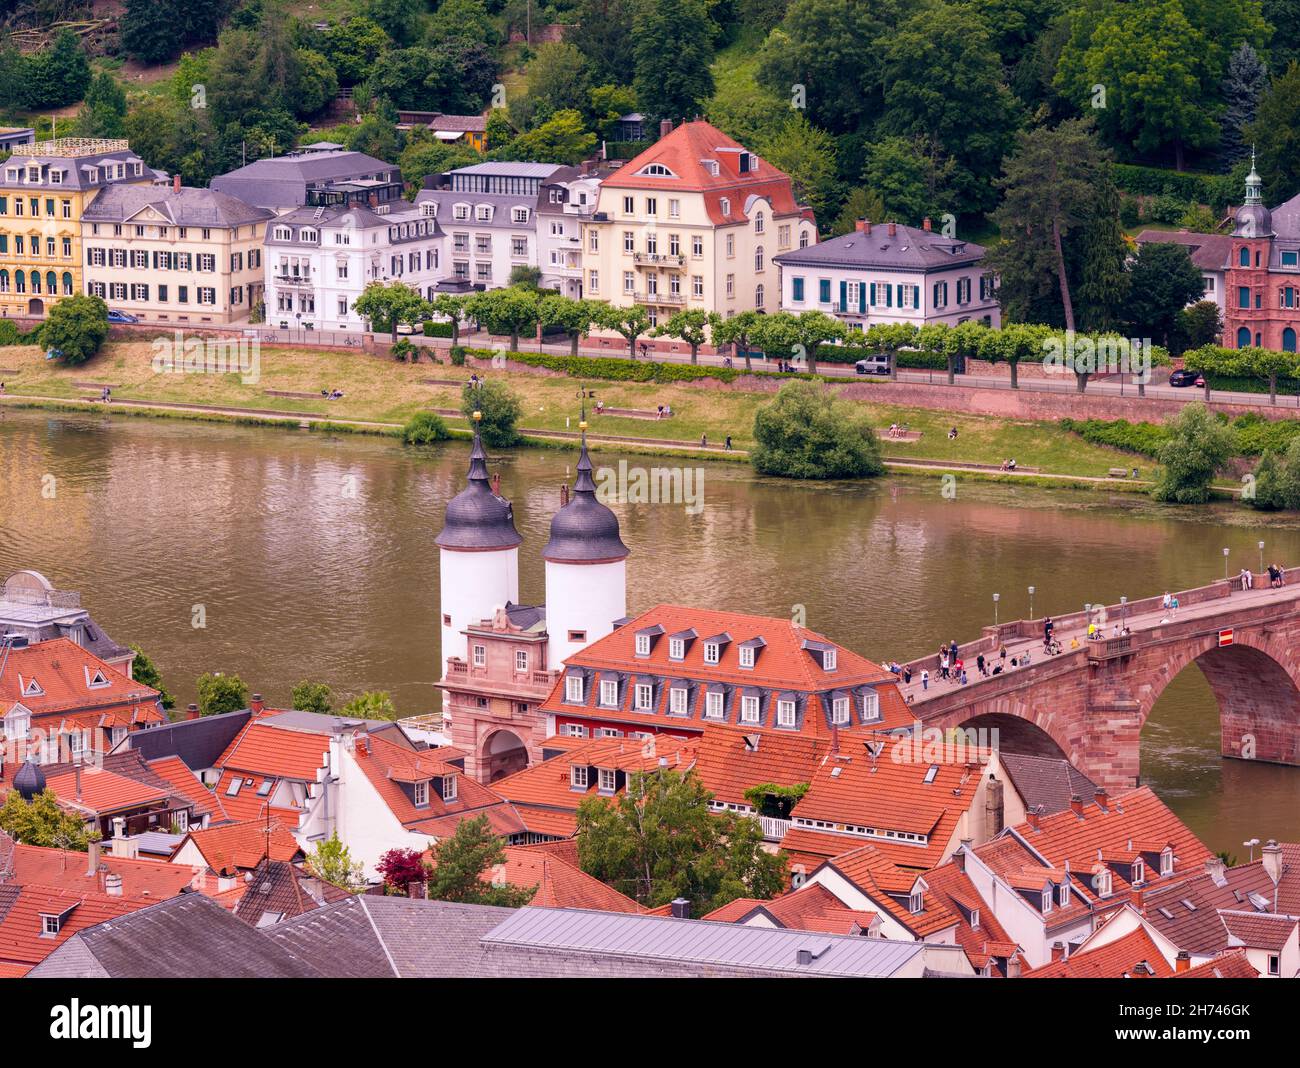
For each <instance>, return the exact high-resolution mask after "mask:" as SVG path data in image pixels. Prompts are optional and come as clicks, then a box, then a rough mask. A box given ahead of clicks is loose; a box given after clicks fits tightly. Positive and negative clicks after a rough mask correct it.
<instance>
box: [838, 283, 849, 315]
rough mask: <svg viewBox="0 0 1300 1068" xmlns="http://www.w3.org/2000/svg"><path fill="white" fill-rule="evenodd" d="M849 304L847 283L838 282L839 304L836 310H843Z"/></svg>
mask: <svg viewBox="0 0 1300 1068" xmlns="http://www.w3.org/2000/svg"><path fill="white" fill-rule="evenodd" d="M848 306H849V284H848V282H840V306H839V308H838V309H837V310H838V311H845V310H846V309H847V308H848Z"/></svg>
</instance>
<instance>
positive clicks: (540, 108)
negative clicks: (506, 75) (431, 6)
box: [510, 42, 591, 130]
mask: <svg viewBox="0 0 1300 1068" xmlns="http://www.w3.org/2000/svg"><path fill="white" fill-rule="evenodd" d="M590 78H591V76H590V73H589V72H588V67H587V58H586V57H585V56H584V55H583V54H582V53H581V52H580V51H578V49H576V48H574V47H573V45H571V44H567V43H563V42H554V43H549V44H544V45H542V46H541V47H540V48H538V49H537V53H536V55H534V56H533V58H532V60H531V61H530V62H529V64H528V83H527V84H528V89H527V92H525V93H524V94H522V95H517V96H515V97H514V98H513V99H512V100H511V101H510V117H511V119H513V120H514V123H515V125H516V126H518V127H519V128H520V129H521V130H531V129H532V128H533V127H534V126H540V125H541V124H542V123H543V122H545V121H546V120H547V119H549V118H550V117H551V116H552V115H554V114H555V113H556V112H557V111H566V110H567V111H577V112H582V111H584V110H586V109H587V107H588V106H589V104H590V93H591V81H590Z"/></svg>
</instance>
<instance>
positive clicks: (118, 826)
mask: <svg viewBox="0 0 1300 1068" xmlns="http://www.w3.org/2000/svg"><path fill="white" fill-rule="evenodd" d="M112 827H113V837H114V838H125V837H126V820H125V819H123V818H122V817H121V816H114V817H113V821H112Z"/></svg>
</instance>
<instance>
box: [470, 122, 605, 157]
mask: <svg viewBox="0 0 1300 1068" xmlns="http://www.w3.org/2000/svg"><path fill="white" fill-rule="evenodd" d="M491 143H492V142H491V141H489V142H488V144H489V147H490V146H491ZM595 147H596V135H595V134H594V133H591V132H590V131H589V130H588V129H587V127H586V125H585V124H584V122H583V119H582V116H581V115H580V114H578V112H576V111H571V110H564V111H557V112H555V114H553V115H552V116H551V117H550V118H549V119H547V120H546V121H545V122H544V123H542V124H541V125H540V126H538V127H536V128H534V129H532V130H529V131H528V132H527V133H522V134H520V135H519V136H518V137H516V138H514V139H513V140H512V141H510V142H508V143H507V144H506V145H504V146H503V147H501V148H493V149H491V152H490V155H491V157H492V158H493V159H513V160H536V159H544V160H547V161H549V162H555V163H565V164H568V165H569V166H573V165H575V164H578V163H581V162H582V161H583V160H584V159H586V158H587V157H588V156H590V155H591V152H592V150H593V149H594V148H595Z"/></svg>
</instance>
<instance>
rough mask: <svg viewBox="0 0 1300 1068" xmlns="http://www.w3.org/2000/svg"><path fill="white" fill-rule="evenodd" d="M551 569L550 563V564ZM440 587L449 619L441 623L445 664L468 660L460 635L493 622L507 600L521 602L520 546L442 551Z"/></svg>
mask: <svg viewBox="0 0 1300 1068" xmlns="http://www.w3.org/2000/svg"><path fill="white" fill-rule="evenodd" d="M547 566H548V567H549V566H550V565H549V564H548V565H547ZM438 570H439V584H440V588H441V597H440V598H439V599H440V601H441V607H440V609H439V611H440V612H441V616H440V617H439V618H442V616H450V617H451V620H450V622H444V623H443V624H442V663H441V664H440V665H439V669H440V673H443V672H445V671H446V667H447V658H448V657H450V656H458V657H460V658H461V659H462V660H464V659H467V653H468V648H469V643H468V641H467V640H466V638H465V635H464V634H462V633H461V632H462V631H463V630H464V629H465V628H466V627H468V626H470V625H472V624H476V623H481V622H483V620H485V619H491V618H492V615H493V613H494V612H495V611H496V610H497V609H498V608H501V607H504V605H505V603H506V602H507V601H511V602H514V603H518V601H519V547H518V546H511V547H510V548H508V549H494V550H491V551H489V552H457V551H456V550H454V549H440V550H439V568H438Z"/></svg>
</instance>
